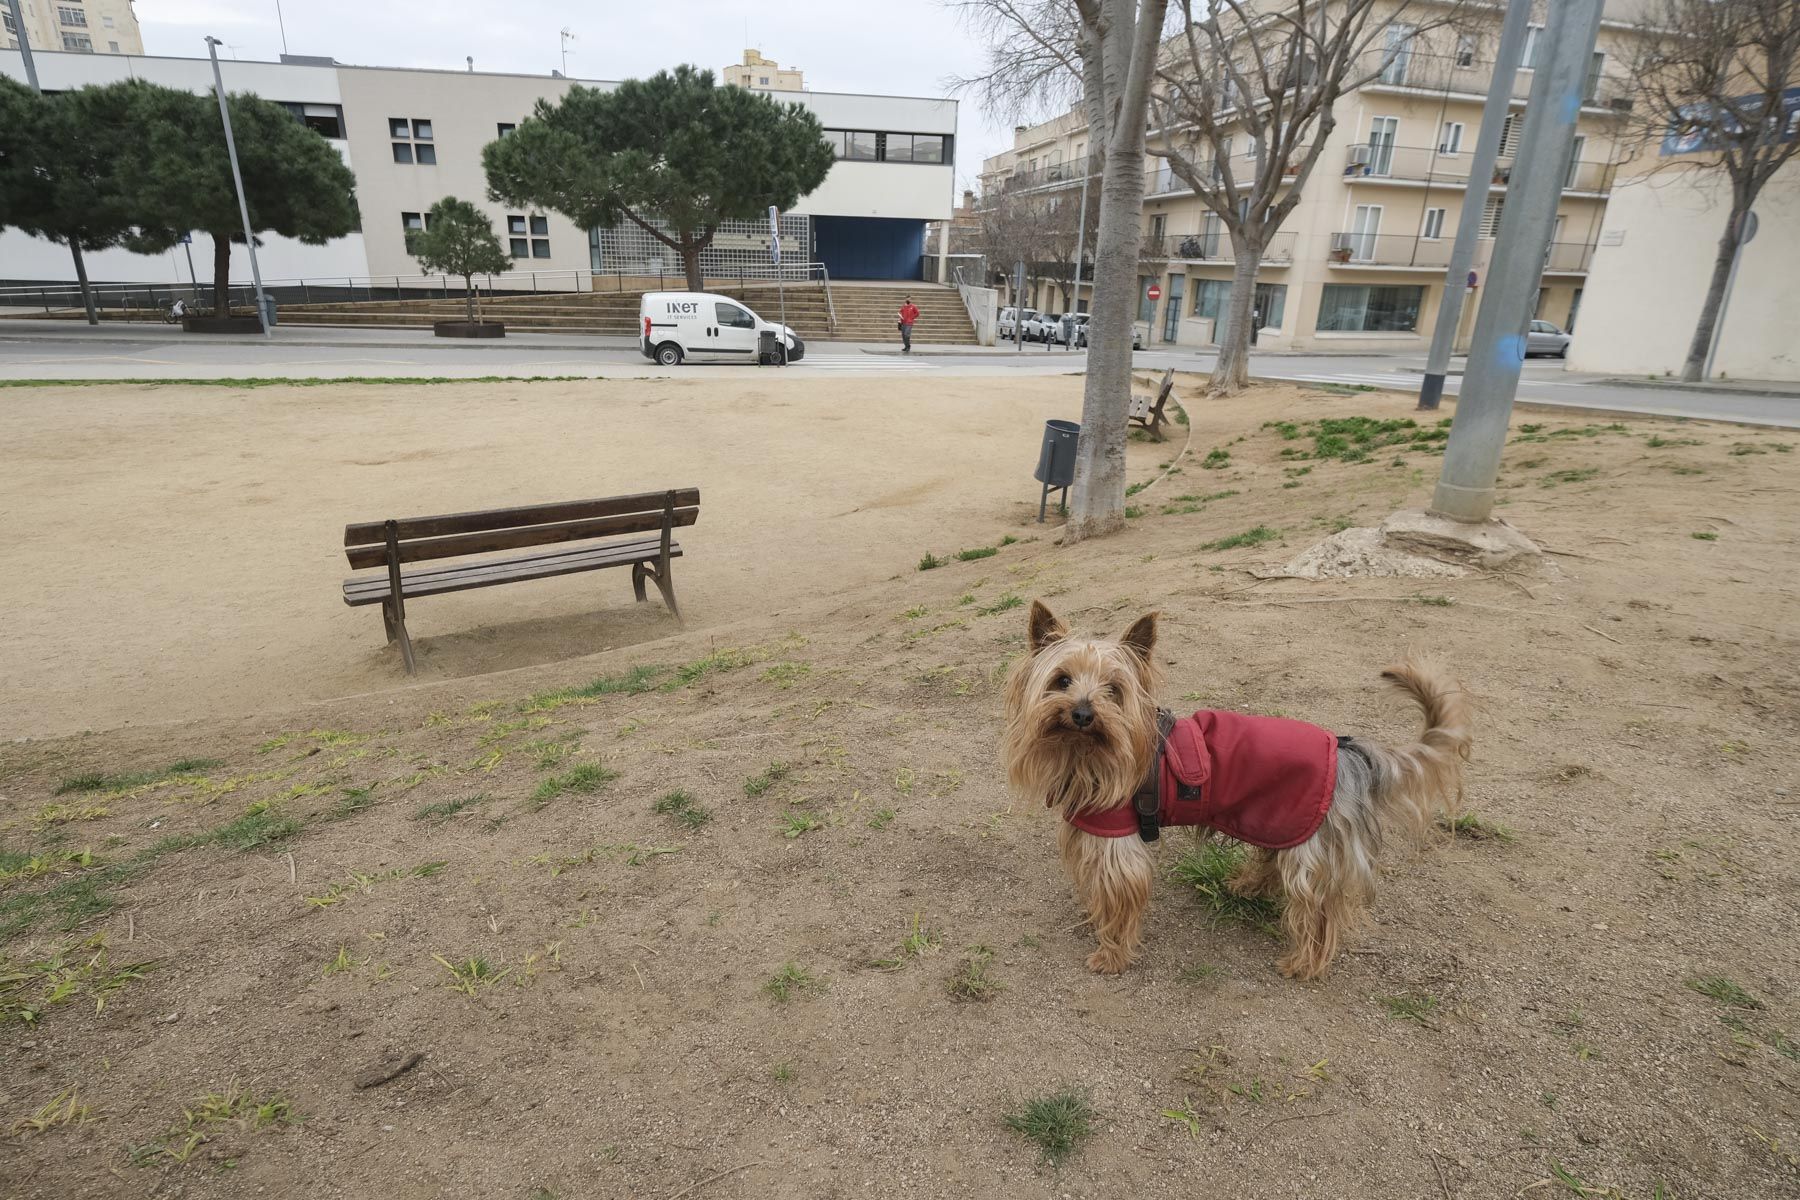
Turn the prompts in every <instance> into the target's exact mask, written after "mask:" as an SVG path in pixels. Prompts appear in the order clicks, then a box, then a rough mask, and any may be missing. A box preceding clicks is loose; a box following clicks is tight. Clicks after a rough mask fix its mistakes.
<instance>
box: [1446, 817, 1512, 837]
mask: <svg viewBox="0 0 1800 1200" xmlns="http://www.w3.org/2000/svg"><path fill="white" fill-rule="evenodd" d="M1437 823H1438V826H1439V827H1440V828H1442V829H1447V830H1449V831H1450V832H1451V833H1452V834H1461V835H1463V836H1464V837H1469V838H1473V839H1474V840H1476V841H1485V842H1510V841H1513V840H1514V838H1513V831H1512V830H1511V829H1508V828H1507V827H1506V826H1504V825H1501V824H1498V823H1497V822H1494V821H1489V820H1487V819H1485V818H1483V817H1481V816H1479V815H1477V814H1475V813H1473V812H1466V813H1458V814H1457V815H1456V816H1454V817H1446V816H1439V817H1438V819H1437Z"/></svg>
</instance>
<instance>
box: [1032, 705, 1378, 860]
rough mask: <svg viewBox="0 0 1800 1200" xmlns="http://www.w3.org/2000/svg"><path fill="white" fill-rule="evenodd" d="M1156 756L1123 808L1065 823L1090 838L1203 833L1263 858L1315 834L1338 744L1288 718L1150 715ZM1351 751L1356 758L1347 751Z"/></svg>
mask: <svg viewBox="0 0 1800 1200" xmlns="http://www.w3.org/2000/svg"><path fill="white" fill-rule="evenodd" d="M1156 724H1157V734H1158V737H1157V747H1156V755H1155V757H1154V758H1153V759H1152V760H1151V762H1150V769H1149V771H1148V772H1147V773H1146V774H1145V778H1144V782H1143V784H1142V785H1141V786H1140V787H1139V788H1138V790H1137V791H1136V792H1135V793H1133V795H1132V798H1131V800H1130V801H1129V802H1128V803H1125V804H1121V805H1120V806H1119V807H1117V808H1109V809H1104V810H1102V811H1100V812H1081V813H1075V814H1072V815H1067V816H1066V819H1067V820H1068V822H1069V823H1070V824H1071V825H1073V826H1075V827H1076V828H1077V829H1080V830H1083V831H1084V832H1087V833H1091V834H1094V835H1095V836H1097V837H1127V836H1129V835H1131V834H1134V833H1135V834H1137V835H1139V836H1140V837H1142V838H1143V839H1144V840H1145V841H1147V842H1153V841H1155V840H1156V839H1157V837H1158V834H1159V831H1160V828H1161V827H1162V826H1164V825H1205V826H1207V827H1208V828H1210V829H1216V830H1218V831H1219V832H1220V833H1223V834H1225V835H1226V836H1228V837H1233V838H1236V839H1237V840H1238V841H1240V842H1247V843H1249V844H1250V845H1252V846H1261V847H1263V848H1264V849H1266V850H1286V849H1287V848H1288V847H1290V846H1298V845H1299V844H1300V843H1301V842H1304V841H1305V840H1306V839H1307V838H1310V837H1311V836H1312V835H1313V834H1314V833H1316V832H1317V831H1318V828H1319V826H1320V825H1321V824H1322V823H1323V822H1324V820H1325V813H1326V812H1327V811H1328V810H1329V809H1330V808H1331V794H1332V789H1333V788H1334V787H1336V785H1337V756H1338V749H1339V747H1340V746H1344V745H1346V744H1348V743H1349V742H1350V739H1349V738H1339V737H1337V736H1336V735H1335V734H1333V733H1331V732H1330V731H1329V730H1325V729H1321V728H1319V727H1318V726H1317V725H1309V724H1308V723H1306V722H1305V721H1293V720H1289V719H1288V718H1286V717H1256V716H1247V715H1245V714H1244V713H1235V712H1220V711H1218V710H1214V709H1202V710H1201V711H1200V712H1197V713H1195V714H1194V715H1193V716H1191V717H1176V716H1175V715H1174V714H1173V713H1170V712H1168V711H1167V710H1164V709H1159V710H1158V711H1157V714H1156ZM1349 749H1350V750H1351V752H1352V753H1361V752H1360V751H1358V750H1357V749H1356V747H1355V746H1354V745H1350V746H1349Z"/></svg>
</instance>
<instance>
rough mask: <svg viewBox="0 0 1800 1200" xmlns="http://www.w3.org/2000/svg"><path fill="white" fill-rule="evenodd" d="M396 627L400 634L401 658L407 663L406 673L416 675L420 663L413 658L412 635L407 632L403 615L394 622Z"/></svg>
mask: <svg viewBox="0 0 1800 1200" xmlns="http://www.w3.org/2000/svg"><path fill="white" fill-rule="evenodd" d="M394 629H395V630H396V631H397V632H398V633H399V635H400V658H401V659H402V661H404V662H405V663H406V673H407V674H408V675H416V674H418V673H419V665H418V663H417V662H415V661H414V660H413V648H412V636H411V635H410V634H408V633H407V632H406V618H405V617H404V616H402V617H401V618H400V619H399V620H397V621H395V622H394Z"/></svg>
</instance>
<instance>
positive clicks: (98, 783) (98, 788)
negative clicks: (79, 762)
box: [55, 758, 224, 796]
mask: <svg viewBox="0 0 1800 1200" xmlns="http://www.w3.org/2000/svg"><path fill="white" fill-rule="evenodd" d="M223 765H224V764H223V763H221V762H220V761H219V760H218V759H216V758H183V759H178V760H177V761H175V762H172V763H170V764H169V765H168V766H166V767H163V768H161V769H160V770H155V771H131V772H127V773H125V774H123V775H104V774H101V773H100V772H98V771H89V772H86V773H84V774H81V775H71V776H70V777H69V778H67V779H65V780H63V781H62V782H61V783H59V784H57V785H56V792H55V795H58V796H64V795H67V794H68V793H70V792H129V791H132V790H134V789H136V788H141V787H148V786H149V785H150V784H153V783H166V782H168V781H169V780H172V779H178V778H181V777H184V776H190V775H201V774H203V773H205V772H207V771H210V770H212V769H213V768H214V767H219V766H223Z"/></svg>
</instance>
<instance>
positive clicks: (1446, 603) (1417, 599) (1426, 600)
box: [1413, 595, 1456, 608]
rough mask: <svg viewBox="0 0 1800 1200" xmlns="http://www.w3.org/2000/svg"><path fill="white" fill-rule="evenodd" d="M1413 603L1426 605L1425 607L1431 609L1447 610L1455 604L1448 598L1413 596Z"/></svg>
mask: <svg viewBox="0 0 1800 1200" xmlns="http://www.w3.org/2000/svg"><path fill="white" fill-rule="evenodd" d="M1413 603H1414V604H1427V605H1430V606H1431V607H1432V608H1449V607H1450V606H1451V605H1453V604H1455V603H1456V601H1455V600H1453V599H1451V598H1450V597H1449V596H1421V595H1415V596H1413Z"/></svg>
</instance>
